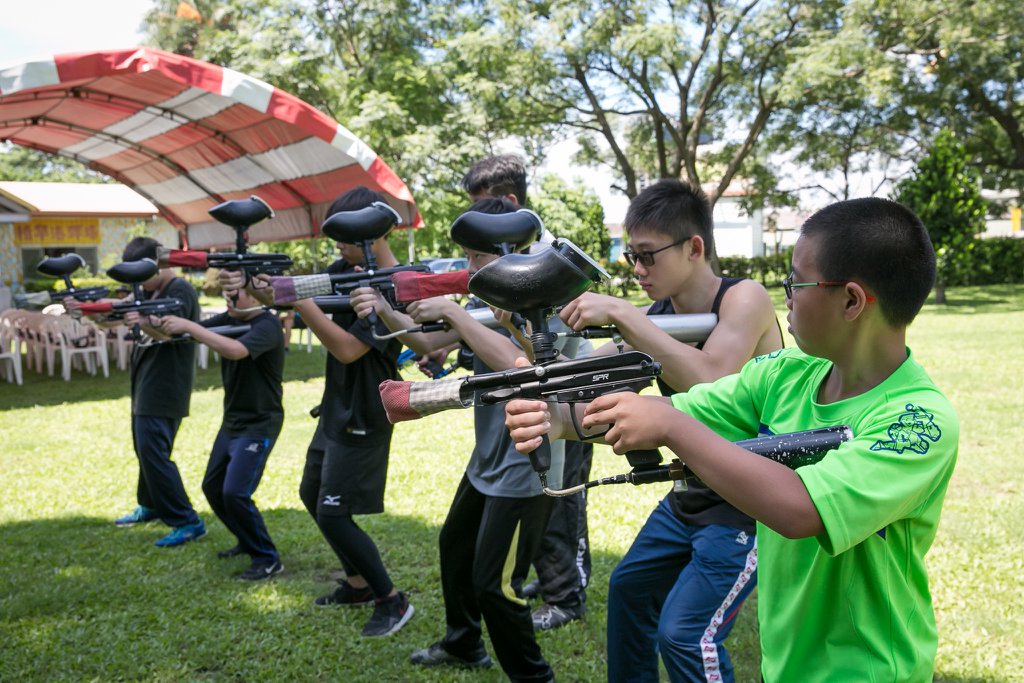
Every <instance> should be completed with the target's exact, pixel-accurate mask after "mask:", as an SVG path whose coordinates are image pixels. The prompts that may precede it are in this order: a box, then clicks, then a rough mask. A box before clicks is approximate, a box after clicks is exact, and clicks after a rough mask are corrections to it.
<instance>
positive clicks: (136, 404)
mask: <svg viewBox="0 0 1024 683" xmlns="http://www.w3.org/2000/svg"><path fill="white" fill-rule="evenodd" d="M159 247H160V243H159V242H157V241H156V240H155V239H153V238H152V237H136V238H135V239H133V240H132V241H131V242H129V243H128V244H127V246H125V248H124V254H123V257H124V260H125V261H138V260H140V259H144V258H151V259H154V260H156V255H157V249H158V248H159ZM142 289H143V291H144V292H145V294H146V295H147V298H149V299H158V298H177V299H180V300H181V301H182V302H183V303H184V310H183V311H182V317H184V318H187V319H189V320H198V319H199V299H198V298H197V297H196V290H195V289H194V288H193V287H192V285H190V284H189V283H188V282H186V281H185V280H183V279H181V278H180V277H177V276H175V274H174V271H173V270H172V269H170V268H164V269H162V270H160V271H159V272H158V273H157V274H156V275H154V276H153V277H152V278H150V279H149V280H147V281H146V282H143V283H142ZM149 322H150V320H142V319H141V318H140V317H139V314H138V313H135V312H131V313H127V314H126V315H125V317H124V324H125V325H127V326H129V327H131V326H134V325H136V324H139V325H141V328H142V331H144V332H145V333H146V334H147V335H148V336H150V337H152V338H154V339H157V340H162V339H166V335H165V334H164V333H162V332H161V331H160V330H159V329H157V328H155V327H153V326H152V325H150V324H149ZM195 354H196V350H195V346H194V345H193V344H147V343H137V344H135V346H134V348H133V349H132V359H131V383H132V441H133V443H134V446H135V455H136V456H137V457H138V459H139V483H138V492H137V496H138V503H139V504H138V506H137V507H136V508H135V509H134V510H133V511H132V512H130V513H128V514H127V515H125V516H123V517H119V518H118V519H116V520H114V523H115V524H117V526H120V527H124V526H131V525H133V524H137V523H139V522H148V521H151V520H154V519H159V520H161V521H162V522H163V523H164V524H167V525H168V526H170V527H172V530H171V532H170V533H169V534H167V535H166V536H164V537H163V538H161V539H160V540H158V541H157V542H156V546H157V547H159V548H168V547H173V546H178V545H182V544H183V543H188V542H189V541H194V540H196V539H198V538H202V537H203V536H205V535H206V525H205V524H203V520H201V519H200V518H199V515H197V514H196V511H195V510H194V509H192V503H191V502H190V501H189V499H188V494H187V493H185V485H184V484H183V483H182V481H181V474H180V473H179V472H178V466H177V465H175V464H174V462H173V461H171V451H172V449H173V448H174V437H175V436H176V435H177V433H178V427H179V426H180V425H181V418H183V417H187V416H188V408H189V400H190V399H191V397H192V381H193V379H194V377H195V367H196V355H195Z"/></svg>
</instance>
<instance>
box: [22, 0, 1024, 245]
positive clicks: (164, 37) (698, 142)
mask: <svg viewBox="0 0 1024 683" xmlns="http://www.w3.org/2000/svg"><path fill="white" fill-rule="evenodd" d="M190 1H191V4H190V5H189V4H183V3H182V2H180V0H151V3H152V4H151V7H152V9H151V10H150V12H149V13H148V14H147V17H146V27H147V31H148V41H149V43H150V44H152V45H154V46H156V47H160V48H163V49H167V50H172V51H174V52H178V53H181V54H186V55H190V56H193V57H196V58H199V59H204V60H208V61H211V62H214V63H218V64H222V65H225V66H230V67H231V68H233V69H236V70H239V71H242V72H245V73H249V74H252V75H253V76H256V77H258V78H261V79H263V80H265V81H268V82H270V83H272V84H274V85H276V86H278V87H280V88H282V89H284V90H287V91H289V92H291V93H294V94H295V95H296V96H298V97H300V98H302V99H304V100H306V101H308V102H309V103H311V104H313V105H314V106H316V107H318V108H320V109H322V110H323V111H325V112H326V113H328V114H330V115H331V116H333V117H334V118H336V119H338V120H339V121H342V122H343V123H344V124H345V125H346V126H347V127H349V128H350V129H351V130H353V131H354V132H355V133H356V134H357V135H359V136H360V137H361V138H362V139H363V140H365V141H366V142H367V144H368V145H370V147H371V148H373V149H374V150H375V151H376V152H377V153H378V154H380V155H381V157H382V158H384V159H385V160H386V161H387V163H388V164H389V165H390V166H392V168H394V169H395V171H396V172H397V173H398V174H399V175H400V176H401V177H402V178H404V179H405V180H406V182H407V183H408V184H409V186H410V188H411V189H412V191H413V193H414V195H415V197H416V199H417V203H418V205H419V206H420V209H421V212H422V214H423V215H424V217H425V220H426V221H427V224H428V229H427V230H426V231H420V233H418V236H417V241H418V242H420V243H421V244H422V245H423V246H425V247H426V248H428V249H430V250H431V253H435V254H443V253H446V249H449V248H450V245H448V240H447V239H446V232H447V227H448V225H450V223H451V221H452V220H453V219H454V218H455V216H456V215H458V213H459V212H460V211H461V210H463V209H464V208H465V207H466V201H465V198H464V196H463V193H462V191H461V189H460V188H459V180H460V179H461V177H462V175H463V173H464V172H465V171H466V170H467V169H468V168H469V167H470V166H471V165H472V163H473V162H475V161H477V160H479V159H480V158H482V157H483V156H486V155H488V154H494V153H502V152H509V151H514V152H518V153H521V154H522V155H523V156H524V157H525V158H526V161H527V163H528V165H529V166H530V167H532V168H537V167H538V166H539V165H540V162H541V161H542V160H544V158H545V156H546V154H547V153H548V151H549V150H550V149H551V147H552V144H553V143H554V142H556V141H559V140H562V139H565V138H568V137H572V138H574V139H576V141H577V142H578V143H579V151H578V153H577V159H576V161H577V162H580V163H582V164H584V165H594V166H598V165H600V166H603V167H607V168H610V169H611V170H612V172H613V176H614V178H615V187H617V188H618V189H619V190H620V191H621V192H623V193H624V194H625V195H627V196H629V197H632V196H635V195H636V193H637V192H638V191H639V190H640V189H641V188H642V187H643V186H644V185H645V184H647V183H649V182H651V181H653V180H656V179H657V178H660V177H666V176H668V177H681V178H683V179H685V180H688V181H689V182H691V183H693V184H700V185H703V186H704V187H705V189H707V190H708V194H709V196H710V197H711V199H712V201H714V200H716V199H717V198H718V197H719V196H721V195H722V193H723V192H724V191H725V189H726V188H728V187H729V185H730V183H736V182H737V181H742V183H743V184H744V185H745V186H746V189H747V190H748V191H749V194H748V195H747V199H746V204H747V205H748V208H754V207H756V206H764V205H776V206H778V205H783V204H795V203H796V202H797V201H798V194H799V193H801V192H802V191H805V190H808V189H816V190H819V191H822V192H824V193H825V195H827V196H829V197H831V198H833V199H842V198H846V197H849V196H852V194H853V193H855V192H856V193H864V192H871V193H878V192H884V191H886V187H887V186H888V185H889V184H891V183H893V182H895V181H897V180H898V179H899V177H900V176H901V175H903V174H905V173H907V171H908V168H909V163H908V162H912V161H913V160H915V159H918V158H920V157H921V156H922V155H923V154H924V153H925V150H926V149H927V148H928V147H929V145H930V144H931V141H932V139H933V138H934V133H935V131H937V130H939V129H941V128H948V129H950V130H951V131H954V132H955V133H956V138H957V140H958V141H960V142H961V143H962V144H963V145H964V148H965V150H966V152H967V154H968V155H969V160H968V163H969V164H970V165H971V166H973V167H974V168H976V169H977V170H978V171H979V172H980V173H981V174H982V178H983V180H984V181H985V183H986V184H987V185H988V186H993V187H1000V188H1003V187H1009V188H1016V189H1021V188H1022V187H1024V127H1022V126H1024V122H1022V117H1024V95H1022V90H1024V61H1022V59H1021V55H1022V54H1024V12H1021V11H1020V10H1019V7H1017V4H1018V3H1015V2H1013V1H1012V0H992V2H986V3H972V2H968V1H967V0H951V1H949V0H944V1H943V2H941V3H940V2H938V0H915V1H914V2H911V1H910V0H823V1H822V2H817V3H805V2H799V1H798V0H685V1H683V2H678V1H677V0H601V1H599V2H594V1H593V0H559V2H551V0H529V1H528V2H522V0H436V1H430V2H427V1H426V0H264V1H263V2H259V3H252V2H246V1H244V0H190ZM183 8H184V9H183ZM15 165H17V164H12V163H7V165H6V167H7V168H10V167H12V166H15ZM5 173H6V172H5ZM865 175H869V176H871V178H870V186H869V187H868V188H866V189H865V187H864V185H863V184H861V185H860V186H857V187H855V186H854V185H853V181H854V179H856V178H863V177H864V176H865ZM534 185H535V187H534V192H533V194H534V199H536V200H539V199H540V197H541V192H542V188H543V187H544V186H545V185H544V183H537V182H535V183H534ZM556 194H557V193H556ZM546 210H548V209H546ZM549 210H552V211H558V210H556V209H549ZM587 222H588V219H586V218H583V219H581V221H580V223H581V224H585V223H587Z"/></svg>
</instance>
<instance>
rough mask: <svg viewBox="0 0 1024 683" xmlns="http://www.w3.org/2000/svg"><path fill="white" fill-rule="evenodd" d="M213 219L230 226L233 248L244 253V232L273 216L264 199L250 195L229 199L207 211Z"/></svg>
mask: <svg viewBox="0 0 1024 683" xmlns="http://www.w3.org/2000/svg"><path fill="white" fill-rule="evenodd" d="M208 213H209V214H210V215H211V216H212V217H213V219H214V220H216V221H218V222H220V223H223V224H224V225H227V226H230V227H231V228H233V229H234V231H235V250H236V251H237V252H238V253H239V254H244V253H245V251H246V245H247V243H248V240H247V239H246V236H245V233H246V231H247V230H248V229H249V226H250V225H255V224H256V223H259V222H260V221H262V220H264V219H266V218H273V217H274V210H273V209H271V208H270V205H269V204H267V203H266V202H265V201H263V200H262V199H260V198H259V197H257V196H256V195H252V196H251V197H249V198H248V199H231V200H229V201H226V202H222V203H220V204H218V205H217V206H215V207H213V208H212V209H210V210H209V211H208Z"/></svg>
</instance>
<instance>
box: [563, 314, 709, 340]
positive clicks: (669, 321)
mask: <svg viewBox="0 0 1024 683" xmlns="http://www.w3.org/2000/svg"><path fill="white" fill-rule="evenodd" d="M647 319H648V320H650V321H651V322H652V323H654V325H655V326H656V327H657V328H658V329H660V330H661V331H662V332H664V333H665V334H667V335H668V336H670V337H672V338H673V339H675V340H676V341H681V342H684V343H689V342H702V341H705V340H706V339H707V338H708V337H709V336H710V335H711V331H712V330H714V329H715V325H717V324H718V316H717V315H715V314H714V313H676V314H671V315H651V316H648V317H647ZM568 334H571V335H573V336H579V337H584V338H586V339H607V338H611V337H615V336H618V334H619V331H618V329H616V328H615V327H585V328H583V329H582V330H580V331H579V332H571V333H568Z"/></svg>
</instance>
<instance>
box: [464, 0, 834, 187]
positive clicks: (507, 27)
mask: <svg viewBox="0 0 1024 683" xmlns="http://www.w3.org/2000/svg"><path fill="white" fill-rule="evenodd" d="M838 6H839V3H838V2H825V3H814V4H807V3H800V2H795V1H794V2H790V1H789V0H747V1H746V2H736V1H734V0H702V1H693V2H681V3H680V2H673V1H671V0H663V1H659V0H646V1H641V0H614V1H610V2H602V3H593V2H590V1H589V0H574V1H567V2H560V3H547V2H534V3H530V4H529V5H526V6H525V8H523V5H522V3H519V2H514V1H513V0H491V1H490V2H489V3H488V4H487V7H488V10H489V15H490V16H493V17H495V20H494V21H493V23H492V24H490V25H488V26H486V27H482V28H481V29H480V30H479V31H478V34H479V36H478V37H477V38H476V41H475V44H477V45H478V46H479V45H488V46H490V47H489V49H486V50H485V49H483V48H480V49H478V51H477V52H478V54H481V55H483V56H482V57H480V58H477V59H476V60H475V62H474V63H475V65H476V66H477V67H478V69H477V73H478V74H480V75H483V76H485V77H486V80H488V81H491V82H499V83H502V86H503V87H502V88H501V96H502V97H503V98H505V99H511V100H515V101H518V102H522V103H524V112H525V116H526V117H527V120H533V121H536V122H540V123H543V124H548V125H557V126H560V127H567V128H570V129H572V130H574V131H577V132H579V133H580V134H581V135H582V138H581V141H582V144H583V150H582V152H581V154H580V160H582V161H583V162H586V163H593V164H598V163H602V164H608V165H610V166H611V167H612V168H614V169H615V171H616V173H617V175H618V177H619V184H618V185H617V187H618V189H619V190H621V191H622V192H623V193H625V194H626V195H627V196H629V197H631V198H632V197H635V196H636V194H637V193H638V192H639V190H640V188H641V187H642V186H643V184H645V183H646V182H648V181H650V180H654V179H657V178H661V177H677V178H678V177H682V178H684V179H686V180H687V181H688V182H690V183H691V184H694V185H702V184H704V183H705V182H706V181H710V184H711V186H712V188H711V191H710V192H709V197H710V199H711V200H712V203H713V202H714V201H716V200H717V198H718V197H719V196H721V194H722V193H723V192H724V191H725V189H726V188H727V187H728V186H729V184H730V182H732V181H733V179H734V178H736V177H738V176H739V175H740V174H741V173H742V171H743V169H744V165H745V163H746V162H747V161H748V159H749V158H750V156H751V154H752V152H753V151H754V150H755V148H756V145H757V142H758V139H759V137H760V136H761V134H762V133H763V132H764V131H765V129H766V126H767V124H768V122H769V121H770V119H771V117H772V116H773V115H774V114H775V113H776V112H777V111H779V110H780V109H783V108H786V107H789V106H793V105H794V104H796V103H799V102H800V101H802V100H803V98H805V96H806V89H805V88H804V87H803V85H802V81H803V80H804V79H806V78H808V76H809V74H806V73H804V72H803V71H802V70H793V68H792V67H793V65H794V64H795V63H796V62H797V59H798V57H799V56H800V55H801V51H813V50H817V49H819V47H820V46H821V45H822V44H824V43H827V41H828V40H829V38H830V36H831V35H832V34H833V33H834V30H835V23H836V17H835V14H836V9H837V7H838ZM465 40H466V39H465V38H464V39H463V41H464V42H465ZM509 71H512V72H514V74H515V76H516V77H515V78H507V77H506V74H507V73H508V72H509ZM527 105H528V106H527Z"/></svg>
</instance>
